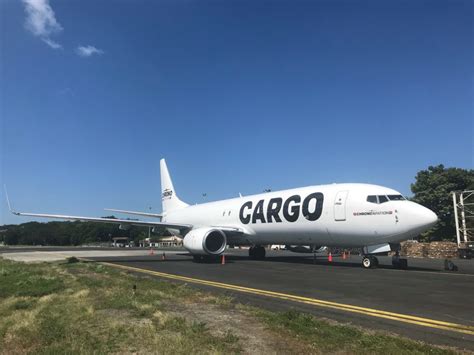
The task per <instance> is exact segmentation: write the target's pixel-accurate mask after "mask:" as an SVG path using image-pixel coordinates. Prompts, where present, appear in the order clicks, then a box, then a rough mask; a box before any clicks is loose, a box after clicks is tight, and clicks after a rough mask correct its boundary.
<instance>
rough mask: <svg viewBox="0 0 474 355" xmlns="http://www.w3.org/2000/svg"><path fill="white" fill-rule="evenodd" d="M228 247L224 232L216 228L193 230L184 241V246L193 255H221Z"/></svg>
mask: <svg viewBox="0 0 474 355" xmlns="http://www.w3.org/2000/svg"><path fill="white" fill-rule="evenodd" d="M226 245H227V238H226V236H225V234H224V232H222V231H221V230H219V229H215V228H197V229H193V230H191V231H189V233H188V234H186V235H185V237H184V239H183V246H184V247H185V248H186V249H187V250H188V251H189V252H190V253H191V254H193V255H219V254H222V253H223V252H224V250H225V247H226Z"/></svg>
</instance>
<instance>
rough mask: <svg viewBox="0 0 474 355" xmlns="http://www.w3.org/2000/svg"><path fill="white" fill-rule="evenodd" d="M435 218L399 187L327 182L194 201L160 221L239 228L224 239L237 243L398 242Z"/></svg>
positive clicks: (413, 235)
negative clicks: (238, 233)
mask: <svg viewBox="0 0 474 355" xmlns="http://www.w3.org/2000/svg"><path fill="white" fill-rule="evenodd" d="M369 196H384V197H385V198H382V197H381V198H380V199H376V202H375V203H374V202H369V201H368V199H369ZM387 196H392V199H389V197H387ZM394 196H397V197H394ZM164 198H166V196H165V197H164ZM385 199H386V201H385ZM436 220H437V218H436V216H435V215H434V213H433V212H431V211H430V210H428V209H427V208H425V207H423V206H420V205H418V204H416V203H414V202H411V201H407V200H406V199H404V198H402V197H401V195H400V193H399V192H397V191H395V190H392V189H389V188H386V187H382V186H377V185H369V184H331V185H319V186H308V187H302V188H296V189H290V190H282V191H275V192H267V193H263V194H258V195H252V196H244V197H238V198H233V199H228V200H222V201H216V202H209V203H204V204H199V205H192V206H188V207H186V208H183V209H179V210H176V211H170V212H169V213H167V214H166V215H164V216H163V221H164V222H169V223H184V222H186V223H189V224H192V225H193V226H194V227H195V228H199V227H209V226H222V227H223V226H227V227H235V228H239V229H242V230H244V231H245V233H244V235H243V236H232V235H230V236H229V237H228V242H229V243H231V244H236V245H239V244H257V245H263V244H301V245H306V244H313V245H326V246H347V247H351V246H353V247H360V246H366V245H375V244H381V243H398V242H400V241H402V240H406V239H409V238H411V237H415V236H416V235H418V234H419V233H420V232H421V231H423V230H426V229H427V228H428V226H429V225H432V224H434V223H435V221H436Z"/></svg>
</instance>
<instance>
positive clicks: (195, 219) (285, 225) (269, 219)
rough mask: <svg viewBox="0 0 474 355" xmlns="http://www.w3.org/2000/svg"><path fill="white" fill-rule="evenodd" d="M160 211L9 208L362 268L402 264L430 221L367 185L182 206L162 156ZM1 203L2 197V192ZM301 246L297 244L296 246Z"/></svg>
mask: <svg viewBox="0 0 474 355" xmlns="http://www.w3.org/2000/svg"><path fill="white" fill-rule="evenodd" d="M160 169H161V188H162V207H163V213H162V214H155V213H146V212H135V211H125V210H116V209H108V210H110V211H115V212H121V213H127V214H133V215H140V216H147V217H157V218H160V219H161V221H159V222H155V221H139V220H130V219H113V218H93V217H80V216H65V215H55V214H38V213H24V212H16V211H14V210H12V209H11V207H10V203H9V202H8V205H9V208H10V211H11V212H12V213H14V214H16V215H19V216H32V217H46V218H59V219H65V220H74V221H75V220H77V221H92V222H103V223H115V224H120V227H121V228H126V227H127V226H129V225H136V226H146V227H153V230H154V231H155V232H161V231H164V230H168V231H170V232H171V233H173V234H175V235H177V236H180V237H182V238H184V239H183V245H184V247H185V248H186V249H187V250H188V251H189V252H190V253H191V254H192V255H193V256H194V259H195V260H196V261H199V260H202V259H204V258H207V257H217V256H219V255H221V254H222V253H224V251H225V249H226V246H227V245H228V244H230V245H247V246H250V249H249V255H250V257H253V258H256V259H262V258H264V257H265V249H264V247H263V245H268V244H285V245H288V246H290V247H289V248H290V250H291V249H292V248H291V246H293V250H295V251H301V249H302V248H301V246H306V250H308V251H312V250H316V249H318V248H319V247H320V246H327V247H344V248H348V247H356V248H362V250H363V253H364V257H363V260H362V265H363V267H365V268H370V267H375V266H377V264H378V260H377V258H376V257H375V256H374V254H378V253H385V252H388V251H391V250H395V251H397V254H396V255H397V257H396V258H394V260H393V261H394V266H395V267H402V268H405V267H406V265H407V264H406V259H400V258H399V257H398V249H399V243H400V242H401V241H404V240H407V239H409V238H412V237H415V236H417V235H418V234H420V233H422V232H424V231H426V230H428V229H429V228H430V227H431V226H433V225H434V224H435V223H436V222H437V217H436V215H435V214H434V213H433V212H432V211H431V210H429V209H427V208H425V207H423V206H421V205H419V204H416V203H414V202H411V201H408V200H406V199H405V198H404V197H403V196H402V195H401V194H400V193H399V192H397V191H395V190H392V189H389V188H386V187H382V186H377V185H369V184H331V185H317V186H308V187H302V188H296V189H290V190H283V191H274V192H266V193H263V194H258V195H252V196H245V197H243V196H240V197H237V198H233V199H228V200H222V201H216V202H209V203H203V204H198V205H188V204H187V203H185V202H183V201H181V200H180V199H179V198H178V196H177V195H176V191H175V189H174V187H173V183H172V181H171V178H170V175H169V173H168V168H167V166H166V162H165V160H164V159H162V160H161V161H160ZM7 200H8V197H7ZM303 249H305V248H303Z"/></svg>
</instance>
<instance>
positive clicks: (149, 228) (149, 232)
mask: <svg viewBox="0 0 474 355" xmlns="http://www.w3.org/2000/svg"><path fill="white" fill-rule="evenodd" d="M148 208H149V209H150V213H151V206H150V207H148ZM150 236H151V227H148V241H149V242H150V244H151V240H150Z"/></svg>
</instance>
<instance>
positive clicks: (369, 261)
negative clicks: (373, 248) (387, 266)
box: [362, 255, 379, 269]
mask: <svg viewBox="0 0 474 355" xmlns="http://www.w3.org/2000/svg"><path fill="white" fill-rule="evenodd" d="M362 266H363V267H364V268H365V269H374V268H376V267H377V266H379V259H377V258H376V257H375V256H373V255H364V257H363V258H362Z"/></svg>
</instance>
